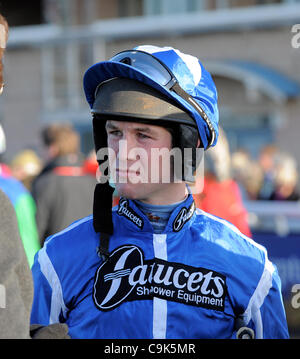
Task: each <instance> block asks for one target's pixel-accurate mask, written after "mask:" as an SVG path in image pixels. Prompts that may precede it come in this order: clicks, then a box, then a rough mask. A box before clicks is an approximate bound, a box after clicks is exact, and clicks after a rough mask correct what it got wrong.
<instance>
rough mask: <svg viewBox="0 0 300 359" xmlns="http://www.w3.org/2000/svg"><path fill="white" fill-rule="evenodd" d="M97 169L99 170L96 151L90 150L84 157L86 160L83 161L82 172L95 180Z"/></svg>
mask: <svg viewBox="0 0 300 359" xmlns="http://www.w3.org/2000/svg"><path fill="white" fill-rule="evenodd" d="M98 168H99V164H98V162H97V155H96V151H95V150H92V151H90V152H89V153H88V155H87V156H86V159H85V160H84V163H83V171H84V172H85V173H86V174H89V175H91V176H93V177H94V178H96V174H97V170H98Z"/></svg>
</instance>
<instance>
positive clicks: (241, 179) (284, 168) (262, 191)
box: [232, 144, 300, 201]
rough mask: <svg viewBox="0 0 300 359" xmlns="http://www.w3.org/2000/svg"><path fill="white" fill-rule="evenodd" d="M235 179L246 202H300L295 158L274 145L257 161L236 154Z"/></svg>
mask: <svg viewBox="0 0 300 359" xmlns="http://www.w3.org/2000/svg"><path fill="white" fill-rule="evenodd" d="M232 176H233V178H234V179H235V180H236V181H237V182H238V184H239V186H240V189H241V192H242V195H243V198H245V199H249V200H275V201H299V199H300V194H299V188H298V180H299V174H298V170H297V162H296V160H295V158H294V157H293V156H292V155H291V154H289V153H287V152H284V151H281V150H280V149H279V148H278V147H276V146H275V145H273V144H269V145H266V146H265V147H263V148H262V150H261V151H260V153H259V156H258V159H253V158H251V156H250V155H249V153H248V152H247V151H245V150H242V149H241V150H239V151H236V152H234V153H233V154H232Z"/></svg>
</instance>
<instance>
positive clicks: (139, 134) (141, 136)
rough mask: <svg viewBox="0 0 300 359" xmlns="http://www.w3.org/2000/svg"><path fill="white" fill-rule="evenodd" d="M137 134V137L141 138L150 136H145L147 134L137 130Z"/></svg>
mask: <svg viewBox="0 0 300 359" xmlns="http://www.w3.org/2000/svg"><path fill="white" fill-rule="evenodd" d="M137 136H138V137H139V138H141V139H145V138H151V137H150V136H147V135H145V134H144V133H142V132H138V134H137Z"/></svg>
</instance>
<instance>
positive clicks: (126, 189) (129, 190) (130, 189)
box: [116, 183, 140, 199]
mask: <svg viewBox="0 0 300 359" xmlns="http://www.w3.org/2000/svg"><path fill="white" fill-rule="evenodd" d="M137 187H138V185H137V184H132V183H124V184H123V183H122V184H116V190H117V191H118V195H119V197H126V198H128V199H139V197H140V196H139V191H137V189H138V188H137Z"/></svg>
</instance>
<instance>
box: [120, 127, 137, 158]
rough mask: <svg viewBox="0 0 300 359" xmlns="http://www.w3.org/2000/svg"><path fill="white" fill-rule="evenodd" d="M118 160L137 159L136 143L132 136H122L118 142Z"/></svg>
mask: <svg viewBox="0 0 300 359" xmlns="http://www.w3.org/2000/svg"><path fill="white" fill-rule="evenodd" d="M119 159H120V160H122V161H135V160H136V159H137V143H136V140H135V138H134V136H132V135H130V134H126V133H125V134H124V135H123V137H122V140H120V142H119Z"/></svg>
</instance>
